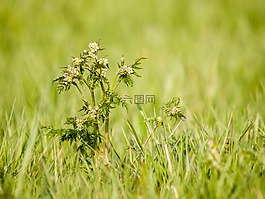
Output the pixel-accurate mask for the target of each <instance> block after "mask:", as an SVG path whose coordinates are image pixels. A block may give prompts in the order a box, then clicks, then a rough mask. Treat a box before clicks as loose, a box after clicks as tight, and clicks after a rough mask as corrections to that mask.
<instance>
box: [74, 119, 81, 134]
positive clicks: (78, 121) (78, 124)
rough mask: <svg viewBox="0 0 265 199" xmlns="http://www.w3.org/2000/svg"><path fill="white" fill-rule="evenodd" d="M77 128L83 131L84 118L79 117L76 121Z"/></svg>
mask: <svg viewBox="0 0 265 199" xmlns="http://www.w3.org/2000/svg"><path fill="white" fill-rule="evenodd" d="M75 123H76V128H77V130H78V131H82V130H83V120H82V119H79V118H77V119H76V121H75Z"/></svg>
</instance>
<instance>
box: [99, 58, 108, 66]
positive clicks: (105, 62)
mask: <svg viewBox="0 0 265 199" xmlns="http://www.w3.org/2000/svg"><path fill="white" fill-rule="evenodd" d="M98 63H99V65H101V66H104V67H105V68H107V67H108V59H106V58H99V60H98Z"/></svg>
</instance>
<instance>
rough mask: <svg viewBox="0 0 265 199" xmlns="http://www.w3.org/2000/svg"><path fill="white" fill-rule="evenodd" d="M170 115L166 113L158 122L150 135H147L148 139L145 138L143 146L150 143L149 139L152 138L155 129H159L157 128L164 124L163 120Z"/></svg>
mask: <svg viewBox="0 0 265 199" xmlns="http://www.w3.org/2000/svg"><path fill="white" fill-rule="evenodd" d="M167 117H168V115H166V116H165V117H164V118H163V119H162V120H161V121H160V122H158V123H157V124H156V126H155V127H154V128H153V130H152V132H151V133H150V134H149V136H148V137H147V139H146V140H145V142H144V144H143V147H145V145H146V144H147V143H148V141H149V140H150V138H151V136H152V135H153V134H154V133H155V131H156V130H157V128H158V127H159V126H160V125H161V124H162V122H163V120H165V119H166V118H167Z"/></svg>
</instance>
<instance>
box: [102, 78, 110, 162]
mask: <svg viewBox="0 0 265 199" xmlns="http://www.w3.org/2000/svg"><path fill="white" fill-rule="evenodd" d="M100 87H101V91H102V94H103V98H104V100H105V101H107V94H106V91H105V88H104V84H103V82H102V81H101V82H100ZM108 153H109V106H107V109H106V118H105V152H104V154H105V158H106V159H108Z"/></svg>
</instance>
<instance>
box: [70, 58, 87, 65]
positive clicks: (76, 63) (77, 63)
mask: <svg viewBox="0 0 265 199" xmlns="http://www.w3.org/2000/svg"><path fill="white" fill-rule="evenodd" d="M83 61H84V60H83V59H80V58H78V57H74V58H73V60H72V62H73V65H74V66H80V65H81V63H82V62H83Z"/></svg>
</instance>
